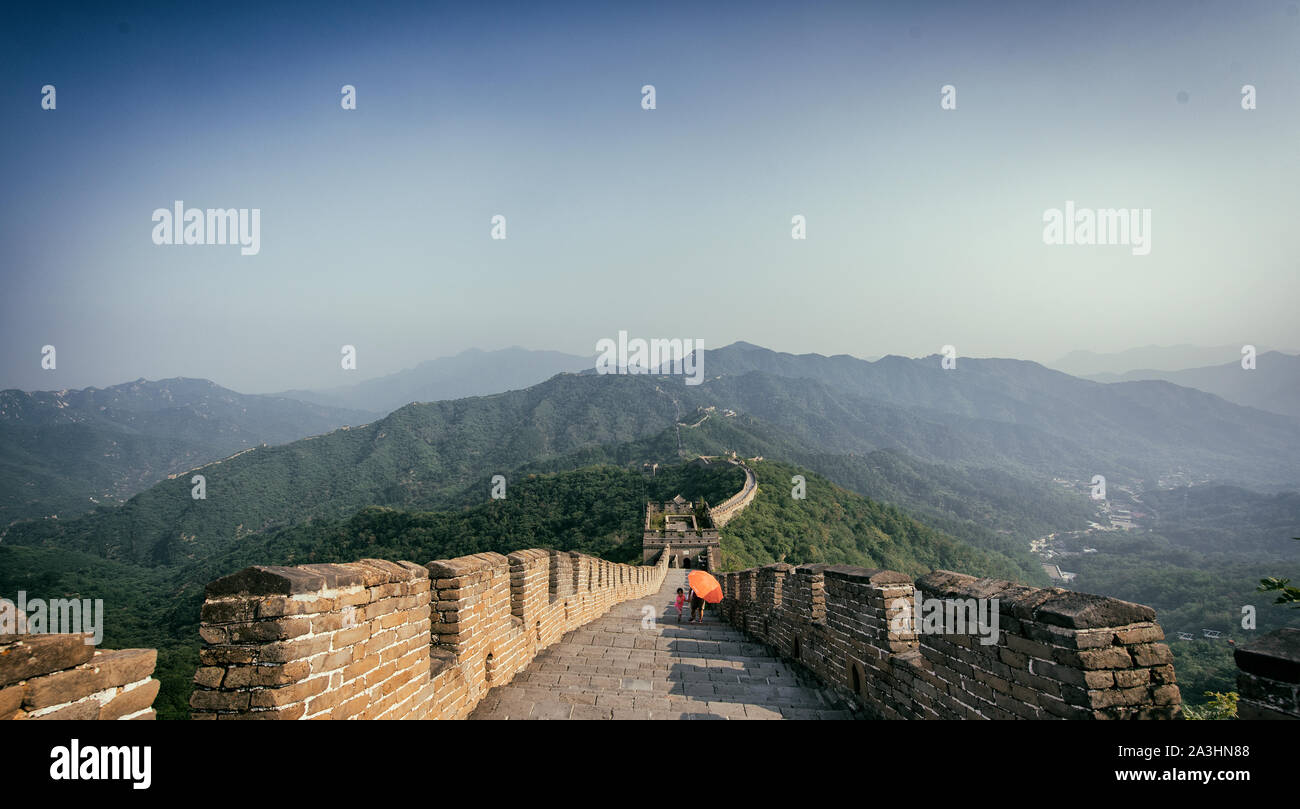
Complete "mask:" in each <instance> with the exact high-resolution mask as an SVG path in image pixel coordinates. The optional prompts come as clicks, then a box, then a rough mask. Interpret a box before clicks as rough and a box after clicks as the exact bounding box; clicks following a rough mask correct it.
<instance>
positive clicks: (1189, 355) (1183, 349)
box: [1047, 345, 1295, 378]
mask: <svg viewBox="0 0 1300 809" xmlns="http://www.w3.org/2000/svg"><path fill="white" fill-rule="evenodd" d="M1255 350H1256V352H1258V353H1260V354H1263V353H1265V352H1267V351H1271V350H1273V349H1271V348H1268V347H1265V346H1256V347H1255ZM1290 353H1295V352H1290ZM1240 359H1241V346H1240V345H1228V346H1209V347H1207V346H1191V345H1178V346H1143V347H1142V348H1130V349H1127V350H1125V351H1117V352H1114V353H1110V354H1105V353H1096V352H1093V351H1071V352H1070V353H1069V354H1066V355H1065V356H1064V357H1061V358H1060V359H1059V360H1057V361H1056V362H1049V363H1047V366H1048V367H1049V368H1055V369H1056V370H1058V371H1063V372H1065V373H1067V374H1070V375H1071V376H1082V377H1093V376H1096V375H1098V374H1116V375H1119V374H1125V373H1128V372H1129V371H1133V370H1136V369H1139V368H1150V369H1154V370H1158V371H1181V370H1184V369H1186V368H1203V367H1207V366H1212V365H1222V364H1223V363H1228V362H1234V361H1237V360H1240ZM1144 378H1145V377H1144Z"/></svg>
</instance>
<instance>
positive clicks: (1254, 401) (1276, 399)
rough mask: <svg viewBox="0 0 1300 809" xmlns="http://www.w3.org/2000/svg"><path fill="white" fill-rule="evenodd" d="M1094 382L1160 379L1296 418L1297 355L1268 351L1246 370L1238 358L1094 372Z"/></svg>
mask: <svg viewBox="0 0 1300 809" xmlns="http://www.w3.org/2000/svg"><path fill="white" fill-rule="evenodd" d="M1089 378H1090V379H1093V380H1095V381H1097V382H1130V381H1134V380H1142V379H1160V380H1164V381H1165V382H1172V383H1174V384H1175V385H1182V386H1183V387H1185V388H1195V389H1196V390H1203V391H1205V392H1206V393H1213V394H1214V395H1216V396H1221V397H1222V398H1224V399H1227V400H1228V401H1230V402H1236V403H1237V404H1240V405H1246V406H1247V407H1257V408H1259V409H1260V410H1268V411H1270V412H1273V413H1282V414H1285V415H1288V416H1296V417H1300V356H1297V355H1294V354H1283V353H1281V352H1278V351H1269V352H1266V353H1264V354H1260V355H1258V356H1257V357H1256V358H1255V367H1254V368H1253V369H1250V370H1247V369H1245V368H1242V367H1241V362H1240V360H1236V361H1233V362H1229V363H1225V364H1223V365H1211V366H1208V367H1205V368H1188V369H1185V370H1182V371H1157V370H1152V369H1143V370H1137V371H1128V372H1127V373H1123V374H1095V375H1093V376H1091V377H1089Z"/></svg>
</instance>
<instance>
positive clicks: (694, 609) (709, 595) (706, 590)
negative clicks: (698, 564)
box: [686, 570, 722, 624]
mask: <svg viewBox="0 0 1300 809" xmlns="http://www.w3.org/2000/svg"><path fill="white" fill-rule="evenodd" d="M686 580H687V582H688V583H689V584H690V585H691V620H689V621H687V623H691V624H694V623H700V624H702V623H704V605H705V604H717V603H718V602H719V601H721V600H722V585H720V584H718V580H717V579H715V578H713V577H712V576H710V575H709V574H708V573H705V572H704V571H703V570H692V571H691V575H689V576H687V577H686ZM697 616H698V618H697Z"/></svg>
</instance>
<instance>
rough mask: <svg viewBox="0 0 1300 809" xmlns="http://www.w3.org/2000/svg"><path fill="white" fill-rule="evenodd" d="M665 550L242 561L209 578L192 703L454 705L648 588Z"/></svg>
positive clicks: (344, 712)
mask: <svg viewBox="0 0 1300 809" xmlns="http://www.w3.org/2000/svg"><path fill="white" fill-rule="evenodd" d="M667 558H668V557H667V556H666V555H665V556H664V557H662V558H660V559H659V560H658V562H656V564H655V565H653V566H650V567H648V568H640V567H633V566H630V565H620V564H615V563H612V562H608V561H606V560H602V559H595V558H593V557H589V556H586V555H584V554H580V553H576V552H568V553H562V552H558V551H547V550H536V549H529V550H520V551H515V552H513V553H511V554H509V555H508V556H503V555H501V554H498V553H479V554H472V555H469V556H462V557H459V558H456V559H442V560H437V561H434V562H430V563H428V564H427V565H416V564H414V563H411V562H387V561H383V560H373V559H367V560H362V561H360V562H356V563H351V564H314V565H303V566H301V567H297V568H288V567H261V568H248V569H246V570H243V571H239V572H238V573H235V574H232V575H231V576H227V577H224V578H222V579H219V580H217V581H216V582H213V583H212V584H210V585H209V586H208V589H207V600H206V602H205V603H204V605H203V609H202V612H201V617H202V623H201V624H200V636H201V637H202V638H203V640H204V642H205V647H204V649H203V650H202V651H201V653H200V663H201V665H200V667H199V669H198V670H197V671H196V672H195V676H194V692H193V694H192V696H191V699H190V708H191V714H192V716H193V717H194V718H196V719H206V718H217V719H228V718H250V719H325V718H332V719H395V718H414V719H425V718H428V719H457V718H463V717H464V716H466V715H467V714H468V713H469V712H470V711H472V710H473V709H474V707H475V706H476V705H477V704H478V703H479V702H480V701H481V700H482V699H483V697H484V696H485V695H486V694H487V693H488V691H489V689H491V688H493V687H496V686H500V685H504V684H507V683H509V682H510V681H511V680H512V679H513V678H514V677H515V675H516V674H518V673H519V672H520V671H522V670H523V669H524V668H525V667H526V666H527V665H528V663H529V662H530V661H532V659H533V658H534V657H535V656H536V654H537V652H538V651H539V650H541V649H543V648H545V647H547V646H549V645H551V644H553V643H555V642H557V641H558V640H559V639H560V638H562V637H563V636H564V635H565V633H567V632H569V631H571V630H573V629H576V628H577V627H579V626H582V625H583V624H585V623H587V622H589V621H591V620H593V619H594V618H597V617H599V616H600V615H603V614H604V613H605V612H606V611H607V610H609V608H610V607H612V606H613V605H614V604H617V603H619V602H621V601H625V600H627V599H629V598H639V597H642V596H644V595H647V594H649V593H652V592H656V591H657V590H658V589H659V587H660V586H661V585H662V583H663V578H664V573H665V570H666V568H667Z"/></svg>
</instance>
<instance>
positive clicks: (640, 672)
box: [469, 570, 858, 719]
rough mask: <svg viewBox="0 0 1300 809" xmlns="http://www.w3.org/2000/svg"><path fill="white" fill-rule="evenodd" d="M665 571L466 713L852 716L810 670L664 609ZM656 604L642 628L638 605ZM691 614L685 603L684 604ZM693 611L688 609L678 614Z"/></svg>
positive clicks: (715, 625)
mask: <svg viewBox="0 0 1300 809" xmlns="http://www.w3.org/2000/svg"><path fill="white" fill-rule="evenodd" d="M686 573H687V571H685V570H669V571H668V575H667V576H666V577H665V579H664V586H663V589H662V590H660V591H659V593H658V594H657V595H654V596H651V597H650V598H643V599H635V600H632V601H625V602H623V603H622V604H619V605H617V606H615V607H614V608H613V609H611V610H610V611H609V612H608V613H606V614H605V615H603V616H601V617H600V618H598V619H596V620H595V621H593V622H591V623H590V624H587V625H586V626H584V627H581V628H579V629H575V630H573V631H572V632H570V633H569V634H567V635H565V636H564V638H563V639H562V640H561V641H560V642H559V643H556V644H554V645H553V646H551V647H550V648H548V649H545V650H544V651H542V653H541V654H539V655H538V656H537V657H536V658H535V659H534V660H533V662H532V663H531V664H530V665H529V666H528V668H527V669H525V670H524V671H521V672H519V674H517V675H515V678H514V679H513V680H512V681H511V682H510V683H509V684H508V685H504V686H499V687H497V688H493V689H492V690H491V691H489V692H488V695H487V696H486V697H484V698H483V701H482V702H480V703H479V705H478V707H477V708H476V709H475V710H474V713H472V714H471V715H470V717H469V718H470V719H853V718H858V717H857V715H856V714H854V713H852V712H851V709H850V708H849V707H848V706H847V705H845V704H843V703H842V702H840V701H839V700H836V699H834V698H832V697H830V696H829V695H827V694H825V693H824V692H823V691H822V689H821V688H820V687H819V686H818V684H817V683H816V681H815V680H814V679H813V678H812V677H811V676H810V675H807V674H804V673H803V672H801V671H798V670H796V669H795V668H793V667H791V666H789V665H787V664H786V663H785V662H783V661H782V660H781V659H780V658H777V657H774V656H773V655H772V652H771V650H770V649H769V648H768V647H767V646H765V645H763V644H759V643H754V642H753V641H750V640H749V639H747V638H746V637H745V636H744V634H743V633H741V632H739V631H737V630H735V629H732V628H731V627H730V626H727V625H726V624H723V623H720V622H719V620H718V614H717V612H716V611H715V610H713V609H712V608H710V609H708V610H706V611H705V623H704V624H688V623H685V620H683V622H682V623H680V624H679V623H677V609H676V608H675V607H666V606H665V605H667V604H668V603H669V602H670V601H672V600H673V596H674V595H675V594H676V592H677V588H678V587H683V588H684V587H685V586H686ZM647 604H649V605H650V606H652V607H654V608H655V614H656V616H657V617H656V622H655V626H654V627H653V628H649V629H647V628H642V625H641V622H642V617H643V616H642V607H643V606H644V605H647ZM688 612H689V607H688ZM683 617H684V619H685V618H689V617H690V616H689V615H686V616H683Z"/></svg>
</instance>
